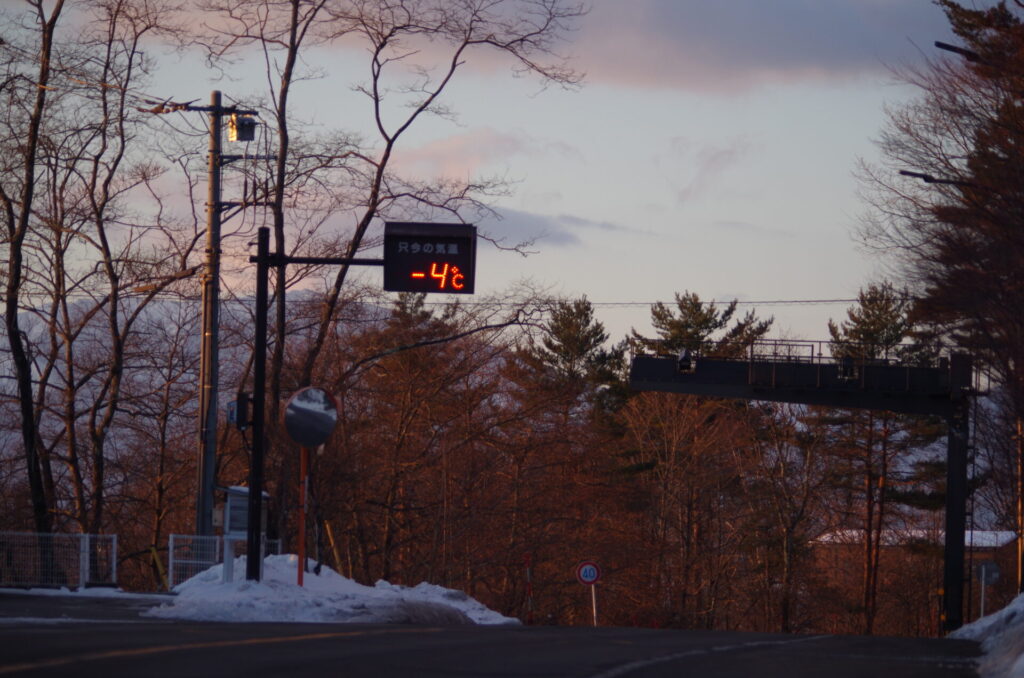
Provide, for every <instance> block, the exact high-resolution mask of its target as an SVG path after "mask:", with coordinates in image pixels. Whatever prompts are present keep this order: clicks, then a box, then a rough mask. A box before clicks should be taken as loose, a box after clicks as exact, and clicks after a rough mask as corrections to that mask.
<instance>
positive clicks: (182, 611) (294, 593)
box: [143, 555, 520, 624]
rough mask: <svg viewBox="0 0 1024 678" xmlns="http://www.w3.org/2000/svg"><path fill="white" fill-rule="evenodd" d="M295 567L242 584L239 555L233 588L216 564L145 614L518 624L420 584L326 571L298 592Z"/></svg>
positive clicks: (275, 568) (287, 563)
mask: <svg viewBox="0 0 1024 678" xmlns="http://www.w3.org/2000/svg"><path fill="white" fill-rule="evenodd" d="M297 564H298V557H297V556H295V555H280V556H268V557H267V558H266V559H265V560H264V565H263V575H262V576H261V578H260V581H258V582H254V581H247V580H246V579H245V556H241V557H239V558H237V559H236V560H235V562H234V569H233V573H234V581H233V582H231V583H224V582H223V581H222V579H223V576H222V568H223V566H222V565H215V566H214V567H211V568H210V569H208V570H206V571H205V572H201V573H200V574H198V575H196V576H195V577H192V578H191V579H189V580H187V581H185V582H182V583H181V584H179V585H178V586H176V587H175V588H174V591H175V593H177V595H176V596H175V597H174V598H172V599H170V600H169V602H168V603H166V604H164V605H160V606H158V607H154V608H152V609H150V610H148V611H147V612H144V613H143V615H144V616H149V617H165V618H174V619H193V620H201V621H260V622H269V621H275V622H276V621H289V622H359V623H369V624H519V623H520V622H519V620H518V619H513V618H511V617H505V616H503V615H501V614H498V613H497V612H495V611H493V610H491V609H488V608H487V607H485V606H484V605H483V604H482V603H480V602H478V601H476V600H475V599H473V598H471V597H469V596H468V595H467V594H465V593H463V592H462V591H456V590H453V589H446V588H443V587H441V586H435V585H433V584H426V583H423V584H419V585H417V586H414V587H411V588H410V587H405V586H397V585H394V584H389V583H388V582H386V581H378V582H377V584H376V585H375V586H364V585H362V584H358V583H356V582H354V581H352V580H351V579H347V578H346V577H343V576H341V575H340V574H338V573H337V572H335V571H334V570H332V569H330V568H329V567H327V566H324V567H323V568H322V569H321V571H320V574H319V575H317V574H314V573H313V572H306V573H305V574H304V576H303V584H304V585H303V586H302V587H299V586H298V584H297V583H296V574H297V572H296V566H297ZM310 564H311V565H312V564H313V562H312V561H310ZM311 569H312V568H311Z"/></svg>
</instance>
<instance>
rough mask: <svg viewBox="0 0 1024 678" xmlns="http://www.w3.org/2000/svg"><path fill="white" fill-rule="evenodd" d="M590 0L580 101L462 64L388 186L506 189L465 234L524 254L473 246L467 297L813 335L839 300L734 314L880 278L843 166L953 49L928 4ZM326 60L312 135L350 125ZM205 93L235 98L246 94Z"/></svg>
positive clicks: (355, 111) (852, 166) (343, 64)
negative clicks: (563, 302) (523, 285)
mask: <svg viewBox="0 0 1024 678" xmlns="http://www.w3.org/2000/svg"><path fill="white" fill-rule="evenodd" d="M589 4H590V12H589V13H588V14H587V16H585V17H584V18H583V19H582V20H581V21H580V22H579V24H578V26H577V29H576V30H575V31H574V32H573V33H572V34H571V35H570V36H569V40H568V41H567V42H566V43H565V44H564V45H563V51H564V52H565V53H566V54H568V55H570V57H571V59H572V65H573V66H574V67H575V68H576V69H578V70H580V71H582V72H584V73H585V74H586V77H585V80H584V85H583V86H582V87H581V88H579V89H578V90H573V91H565V90H562V89H560V88H557V87H548V88H541V87H540V86H539V85H538V82H537V81H536V80H535V79H531V78H529V77H522V78H515V77H513V76H512V74H511V72H510V70H509V69H507V68H505V67H504V65H503V64H502V63H501V62H500V61H495V60H494V59H493V57H492V56H490V55H479V56H477V55H472V54H471V55H470V57H469V59H468V62H467V67H466V68H465V69H464V70H463V71H461V72H460V73H459V75H458V77H457V80H456V81H455V82H454V83H453V85H452V88H451V90H450V92H449V93H448V98H447V100H446V101H447V103H448V104H449V105H450V106H451V107H452V108H453V109H454V110H455V111H456V112H457V113H458V118H457V121H456V122H452V121H441V120H437V121H434V120H431V121H426V122H425V123H424V124H418V126H417V128H416V129H415V130H414V131H413V133H411V134H410V135H409V137H408V138H407V139H406V140H405V145H404V146H402V147H400V152H399V155H398V157H397V158H396V162H397V163H398V167H400V168H401V169H403V170H405V171H412V172H413V173H422V174H424V175H430V174H442V175H446V176H454V177H460V178H465V177H467V176H476V175H480V174H483V175H500V176H504V177H507V178H508V179H509V180H510V181H511V182H512V185H511V188H512V190H511V193H510V195H508V196H503V197H501V198H499V199H497V201H496V202H495V208H496V210H497V212H498V214H499V215H500V217H501V218H500V219H487V220H484V221H481V222H480V223H478V224H477V225H478V227H479V228H480V229H481V231H483V232H486V233H487V234H489V235H491V236H493V237H496V238H499V239H505V241H506V242H508V243H516V242H520V241H522V240H524V239H532V240H534V245H533V246H532V247H531V250H532V251H534V252H535V253H534V254H531V255H530V256H528V257H525V258H524V257H521V256H519V255H516V254H513V253H508V252H501V251H498V250H497V249H495V248H493V247H482V248H481V250H480V252H479V255H478V263H477V276H476V287H477V293H478V294H481V295H486V294H489V293H501V292H502V291H504V290H507V289H509V287H510V286H511V285H514V284H516V283H517V282H518V281H528V282H529V283H530V284H532V285H535V286H537V287H539V288H542V289H545V290H547V291H548V292H550V293H552V294H557V295H562V296H566V297H572V298H577V297H580V296H584V295H585V296H586V297H587V298H588V299H589V300H590V301H591V302H593V303H594V304H595V307H596V315H597V318H598V319H599V320H600V321H602V322H603V323H604V325H605V327H606V329H607V330H608V332H609V334H610V335H611V338H612V339H613V340H618V339H621V338H623V337H625V336H626V335H627V334H628V333H629V331H630V330H631V329H632V328H635V329H636V330H637V331H639V332H640V333H641V334H651V333H652V330H651V327H650V323H649V320H650V310H649V309H650V304H651V303H653V302H655V301H665V302H671V301H672V298H673V295H674V294H676V293H681V292H684V291H690V292H695V293H697V294H698V295H699V296H700V297H701V298H702V299H704V300H706V301H712V300H714V301H716V302H728V301H730V300H732V299H737V300H739V301H740V302H742V303H743V304H744V305H743V306H741V307H740V308H741V311H742V312H745V311H746V310H749V309H751V308H753V309H755V311H756V313H757V314H758V315H759V316H760V317H767V316H774V317H775V326H774V333H773V336H775V337H782V338H802V339H823V338H826V337H827V323H828V320H829V319H830V318H833V319H837V320H842V319H843V318H845V314H846V309H847V308H848V307H849V306H850V305H851V304H850V303H847V302H842V303H831V304H786V305H770V304H757V305H747V304H748V302H755V301H762V302H764V301H796V300H836V299H838V300H849V299H853V298H855V297H856V295H857V292H858V291H859V290H860V289H862V288H864V287H866V286H867V285H868V284H869V283H872V282H878V281H880V280H882V279H884V277H885V275H886V269H885V267H884V265H883V262H882V261H880V259H879V258H878V257H877V256H868V255H866V254H865V253H864V252H863V251H862V249H861V248H860V247H859V244H858V242H857V239H856V234H855V231H856V227H857V225H858V223H859V220H860V218H861V217H862V215H863V214H864V212H865V210H866V206H865V204H864V203H863V202H862V201H861V200H859V199H858V189H859V185H858V182H857V179H856V177H855V170H856V166H857V163H858V161H859V160H862V159H863V160H865V161H868V162H871V161H872V160H873V159H875V158H876V157H877V154H876V148H875V145H874V142H873V139H875V138H877V137H878V135H879V132H880V130H881V129H882V127H883V124H884V121H885V106H886V105H898V104H899V103H900V102H903V101H906V100H908V97H909V96H911V95H912V91H911V90H909V89H908V88H907V87H906V86H903V85H900V84H899V83H898V82H897V81H896V78H895V76H894V75H893V71H892V69H893V68H894V67H904V66H913V65H915V64H920V63H922V61H923V60H924V59H926V58H937V57H940V56H943V55H941V54H937V53H936V52H937V50H936V49H935V48H934V47H933V42H934V41H935V40H944V41H950V42H952V41H954V38H953V37H952V36H951V34H950V31H949V29H948V26H947V24H946V21H945V17H944V15H943V13H942V11H941V10H940V9H939V8H938V7H937V6H935V5H934V4H933V3H932V2H930V1H929V0H776V1H775V2H771V3H767V2H764V1H763V0H730V2H720V1H718V0H630V1H629V2H625V1H622V0H592V1H591V2H590V3H589ZM326 56H327V58H329V59H330V61H329V63H330V66H329V68H327V69H325V75H324V78H323V79H322V80H319V81H315V82H310V83H302V84H300V85H299V88H298V91H297V93H296V99H295V101H297V102H300V105H301V110H302V113H303V115H304V117H306V118H307V119H308V120H311V121H314V122H319V123H323V124H324V125H325V126H330V125H341V126H344V127H346V128H348V129H367V128H368V125H369V124H370V122H371V121H370V119H369V112H368V109H367V106H366V105H365V103H364V102H363V101H362V100H361V99H360V98H359V95H357V94H355V93H354V92H352V91H351V89H350V84H351V83H352V82H355V81H358V80H360V79H362V78H364V76H365V70H366V62H367V60H366V57H365V55H364V54H362V53H359V52H356V51H350V50H336V51H335V52H333V53H331V54H330V55H326ZM246 67H247V66H246V65H245V64H244V63H243V64H240V65H239V66H238V68H239V70H240V71H241V70H244V69H245V68H246ZM249 67H253V68H259V67H261V64H255V65H253V64H250V65H249ZM232 76H233V77H239V78H241V73H240V72H238V73H233V74H232ZM179 86H180V83H179ZM187 86H188V88H189V89H187V90H182V89H180V88H177V89H174V90H173V92H172V93H173V96H174V97H176V98H177V100H182V99H191V98H197V97H198V98H201V99H202V100H205V99H206V98H207V96H208V94H207V93H206V92H208V90H206V91H204V90H203V89H202V88H203V85H202V84H201V83H200V82H199V80H198V79H197V78H196V77H195V71H190V72H189V80H188V82H187ZM210 87H211V88H212V87H217V88H219V89H222V90H224V91H225V94H233V95H242V94H247V93H248V92H244V91H242V90H244V85H243V83H242V80H241V79H240V80H239V81H238V82H225V81H221V82H211V83H210ZM186 95H187V96H186ZM374 275H376V276H378V277H379V275H380V274H379V272H376V271H374V272H366V273H364V274H363V276H364V277H366V279H367V280H369V281H370V282H371V283H372V281H373V277H372V276H374Z"/></svg>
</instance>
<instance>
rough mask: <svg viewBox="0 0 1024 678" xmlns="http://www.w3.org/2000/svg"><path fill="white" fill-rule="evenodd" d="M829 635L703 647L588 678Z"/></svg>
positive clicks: (614, 677)
mask: <svg viewBox="0 0 1024 678" xmlns="http://www.w3.org/2000/svg"><path fill="white" fill-rule="evenodd" d="M830 637H831V636H829V635H821V636H805V637H802V638H785V639H782V640H759V641H756V642H753V643H737V644H736V645H716V646H714V647H704V648H699V649H696V650H687V651H685V652H676V653H674V654H667V655H663V656H661V657H651V658H650V659H638V660H636V661H633V662H629V663H628V664H623V665H621V666H616V667H614V668H611V669H608V670H607V671H602V672H601V673H595V674H593V675H591V676H588V678H618V677H619V676H625V675H628V674H629V673H631V672H633V671H636V670H638V669H643V668H647V667H649V666H654V665H656V664H664V663H666V662H673V661H676V660H677V659H685V658H687V657H697V656H700V655H708V654H713V653H715V652H733V651H735V650H749V649H752V648H758V647H771V646H774V645H793V644H795V643H806V642H808V641H812V640H822V639H823V638H830Z"/></svg>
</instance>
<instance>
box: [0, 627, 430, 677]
mask: <svg viewBox="0 0 1024 678" xmlns="http://www.w3.org/2000/svg"><path fill="white" fill-rule="evenodd" d="M439 630H440V629H436V628H426V629H382V630H379V631H332V632H329V633H307V634H304V635H299V636H271V637H268V638H242V639H240V640H211V641H205V642H202V643H183V644H179V645H153V646H150V647H140V648H135V649H132V650H108V651H105V652H90V653H87V654H80V655H73V656H70V657H57V658H54V659H46V660H43V661H34V662H23V663H21V664H8V665H6V666H0V675H2V674H10V673H17V672H19V671H32V670H35V669H48V668H53V667H55V666H66V665H68V664H75V663H78V662H91V661H99V660H103V659H122V658H125V657H144V656H147V655H154V654H162V653H165V652H179V651H184V650H209V649H214V648H218V647H244V646H246V645H274V644H277V643H291V642H297V641H303V640H326V639H328V638H352V637H355V636H380V635H385V634H395V633H434V632H437V631H439Z"/></svg>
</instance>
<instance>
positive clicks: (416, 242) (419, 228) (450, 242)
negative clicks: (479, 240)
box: [384, 221, 476, 294]
mask: <svg viewBox="0 0 1024 678" xmlns="http://www.w3.org/2000/svg"><path fill="white" fill-rule="evenodd" d="M475 275H476V227H475V226H470V225H468V224H429V223H419V222H407V221H389V222H386V223H385V224H384V289H385V290H386V291H388V292H436V293H441V294H473V283H474V278H475Z"/></svg>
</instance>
